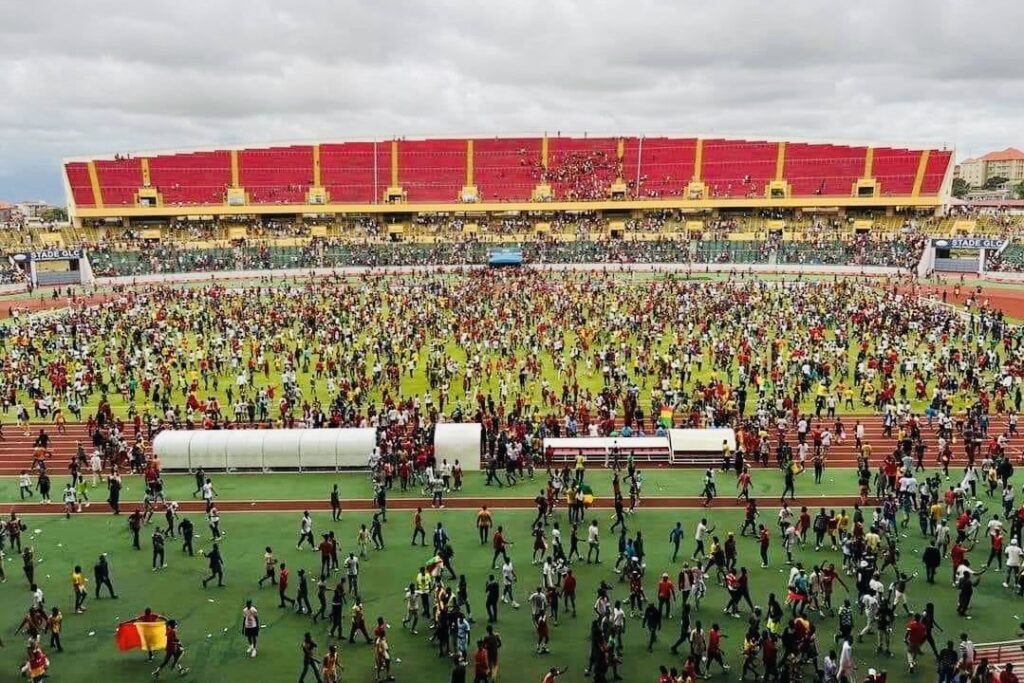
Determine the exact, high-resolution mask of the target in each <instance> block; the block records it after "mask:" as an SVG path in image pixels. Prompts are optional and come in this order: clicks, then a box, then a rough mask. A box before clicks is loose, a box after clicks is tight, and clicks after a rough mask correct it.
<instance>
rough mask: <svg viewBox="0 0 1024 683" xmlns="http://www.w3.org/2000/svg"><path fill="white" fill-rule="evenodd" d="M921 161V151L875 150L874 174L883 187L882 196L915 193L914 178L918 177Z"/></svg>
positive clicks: (887, 148) (882, 148)
mask: <svg viewBox="0 0 1024 683" xmlns="http://www.w3.org/2000/svg"><path fill="white" fill-rule="evenodd" d="M920 160H921V152H920V150H915V149H892V148H890V147H878V148H875V161H874V166H873V170H872V173H873V175H874V177H875V179H876V180H877V181H878V183H879V185H881V186H882V194H883V195H885V196H891V195H909V194H911V193H912V192H913V191H914V178H916V177H917V165H918V163H919V162H920Z"/></svg>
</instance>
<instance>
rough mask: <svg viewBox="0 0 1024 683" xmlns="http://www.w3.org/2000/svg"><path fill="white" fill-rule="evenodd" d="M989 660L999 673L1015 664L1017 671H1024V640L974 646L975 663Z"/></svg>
mask: <svg viewBox="0 0 1024 683" xmlns="http://www.w3.org/2000/svg"><path fill="white" fill-rule="evenodd" d="M982 659H987V660H988V663H989V665H990V666H991V667H993V668H994V669H995V670H996V671H997V672H998V671H1002V670H1003V669H1004V668H1006V665H1007V664H1013V668H1014V669H1015V670H1016V671H1021V670H1022V669H1024V640H1004V641H1001V642H994V643H977V644H975V646H974V661H975V662H980V661H981V660H982Z"/></svg>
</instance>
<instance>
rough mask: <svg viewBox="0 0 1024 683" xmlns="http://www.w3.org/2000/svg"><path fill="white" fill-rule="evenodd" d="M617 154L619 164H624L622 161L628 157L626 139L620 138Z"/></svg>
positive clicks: (616, 149)
mask: <svg viewBox="0 0 1024 683" xmlns="http://www.w3.org/2000/svg"><path fill="white" fill-rule="evenodd" d="M615 154H616V156H618V158H619V163H620V164H621V163H622V159H623V158H624V157H625V156H626V139H625V138H619V144H618V145H617V146H616V148H615Z"/></svg>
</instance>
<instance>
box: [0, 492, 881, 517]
mask: <svg viewBox="0 0 1024 683" xmlns="http://www.w3.org/2000/svg"><path fill="white" fill-rule="evenodd" d="M758 500H759V501H761V502H762V503H763V504H767V503H769V502H774V501H775V500H776V499H775V498H774V497H772V498H767V497H761V498H759V499H758ZM870 500H872V499H869V501H870ZM859 501H860V499H859V498H857V497H856V496H808V497H806V498H799V497H798V498H797V499H796V500H795V501H793V502H791V503H790V505H793V506H800V505H808V506H824V507H852V506H853V504H854V503H856V502H859ZM484 505H486V506H488V507H489V508H491V509H494V510H533V509H534V508H535V505H536V504H535V503H534V500H533V498H459V497H451V498H447V499H446V501H445V508H444V509H446V510H479V509H480V508H481V507H483V506H484ZM745 505H746V501H744V500H737V499H736V498H735V497H732V496H722V497H720V498H717V499H716V500H715V501H714V503H713V504H712V505H711V509H725V510H728V509H733V510H740V509H742V508H743V507H744V506H745ZM162 507H163V506H161V505H158V506H157V510H158V512H157V513H156V514H157V515H159V514H160V510H161V509H162ZM418 507H421V508H424V509H431V507H430V498H395V499H393V500H390V501H388V510H392V511H394V510H415V509H416V508H418ZM593 507H594V508H598V509H602V510H604V509H611V508H612V507H613V505H612V500H611V498H598V499H597V500H596V501H595V504H594V506H593ZM136 508H140V509H141V504H140V503H138V502H137V501H121V514H122V515H127V514H129V513H131V512H132V511H133V510H135V509H136ZM560 508H564V506H560ZM330 509H331V506H330V503H329V502H328V501H327V500H252V501H246V500H224V501H217V511H218V512H301V511H303V510H313V511H317V510H319V511H328V510H330ZM341 509H342V514H345V513H347V512H352V511H356V510H358V511H367V510H375V509H376V505H374V502H373V501H372V500H369V499H359V500H347V501H342V504H341ZM638 509H655V510H679V509H683V510H704V509H708V508H705V507H704V499H703V498H701V497H699V496H683V497H652V498H644V499H642V501H641V504H640V507H639V508H638ZM7 512H8V513H10V512H16V513H18V514H19V515H25V514H62V513H63V512H64V505H62V504H59V503H49V504H41V503H35V504H32V503H16V504H13V505H11V506H10V508H9V509H8V510H7ZM178 512H179V513H184V512H195V513H205V512H206V504H205V503H203V502H200V501H196V500H186V501H181V502H180V507H179V508H178ZM75 514H111V511H110V508H109V506H108V505H107V504H106V503H105V502H103V501H99V500H97V501H95V502H93V504H92V505H90V506H89V507H87V508H83V509H82V512H81V513H75Z"/></svg>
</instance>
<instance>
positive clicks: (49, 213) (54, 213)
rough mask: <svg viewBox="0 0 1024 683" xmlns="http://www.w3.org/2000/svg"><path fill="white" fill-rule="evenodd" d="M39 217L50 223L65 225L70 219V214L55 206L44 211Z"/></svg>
mask: <svg viewBox="0 0 1024 683" xmlns="http://www.w3.org/2000/svg"><path fill="white" fill-rule="evenodd" d="M39 217H40V218H42V219H43V220H44V221H46V222H48V223H63V222H64V221H66V220H67V219H68V212H67V210H66V209H64V208H62V207H59V206H55V207H52V208H49V209H44V210H43V212H42V213H40V214H39Z"/></svg>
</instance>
